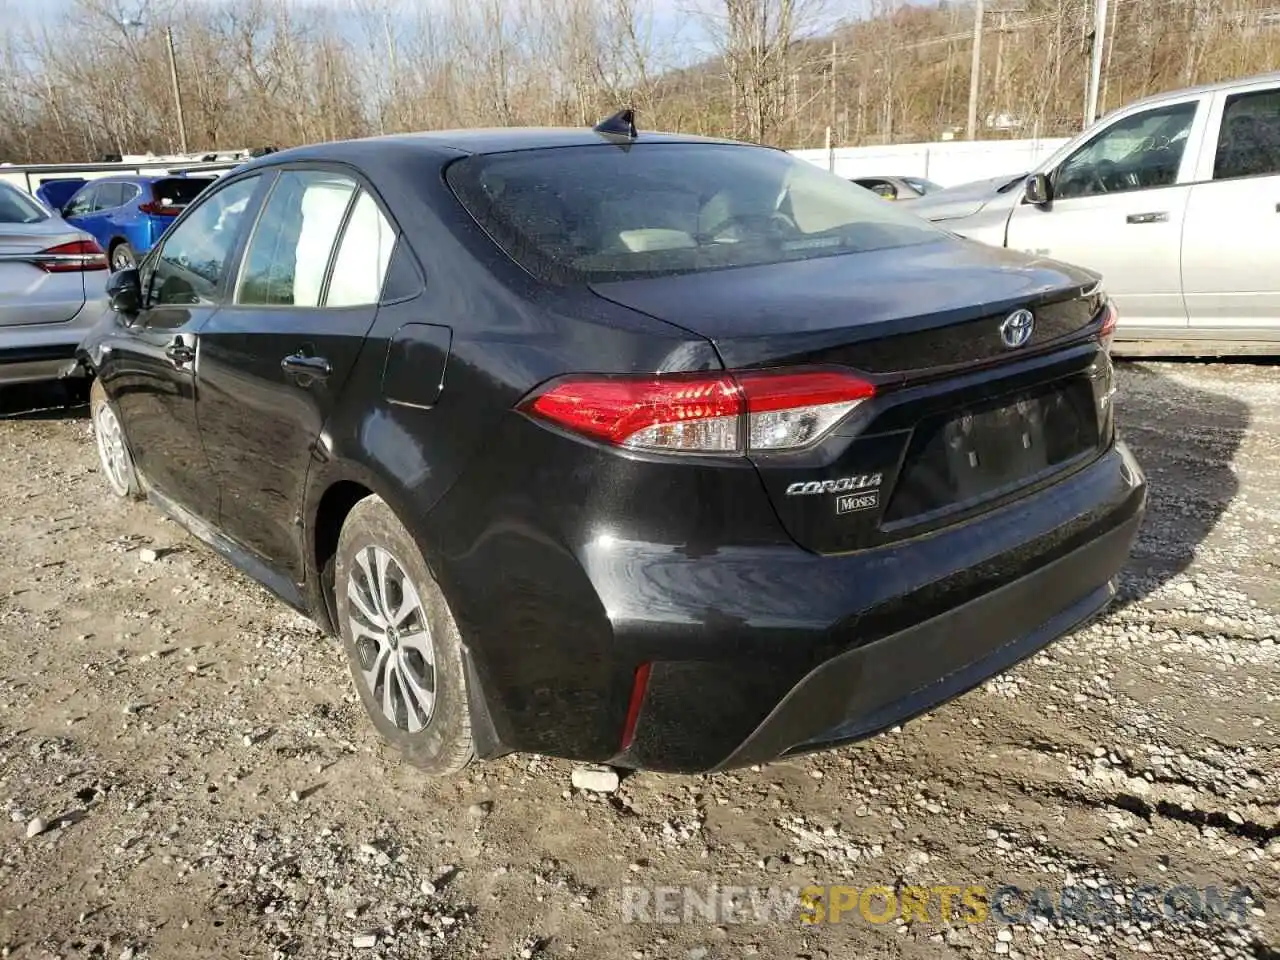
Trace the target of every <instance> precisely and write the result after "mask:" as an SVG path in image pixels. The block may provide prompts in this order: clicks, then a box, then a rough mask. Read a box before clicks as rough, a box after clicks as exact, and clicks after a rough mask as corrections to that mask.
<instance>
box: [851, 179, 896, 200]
mask: <svg viewBox="0 0 1280 960" xmlns="http://www.w3.org/2000/svg"><path fill="white" fill-rule="evenodd" d="M854 182H855V183H857V185H858V186H860V187H862V188H863V189H864V190H870V191H871V192H872V193H874V194H878V195H879V196H882V197H884V198H885V199H886V200H897V199H898V188H897V187H895V186H894V185H893V184H892V183H890V182H889V181H888V180H856V181H854Z"/></svg>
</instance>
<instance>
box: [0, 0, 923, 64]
mask: <svg viewBox="0 0 1280 960" xmlns="http://www.w3.org/2000/svg"><path fill="white" fill-rule="evenodd" d="M109 2H110V3H111V5H112V6H115V7H117V8H118V9H120V10H122V11H123V12H124V13H125V14H126V15H136V13H138V12H141V11H143V10H144V9H145V7H146V0H109ZM176 2H184V0H176ZM185 2H187V3H192V4H212V3H217V2H219V0H185ZM289 2H290V3H293V4H295V5H297V6H300V7H308V6H329V7H332V8H336V9H339V10H341V9H352V8H353V7H354V0H289ZM399 2H400V3H401V4H403V5H404V7H405V8H406V9H409V8H411V7H416V6H417V5H418V2H426V3H428V4H430V3H432V2H443V0H417V2H415V0H399ZM647 2H648V3H649V4H650V5H651V8H652V11H653V17H654V29H655V32H656V33H658V34H659V35H660V36H663V37H671V36H678V37H679V39H680V41H682V43H684V44H687V45H688V47H689V48H690V49H693V50H698V51H700V52H703V53H707V54H709V53H710V52H711V50H712V44H711V42H710V40H709V39H708V35H707V30H706V28H705V24H704V23H702V22H701V21H702V18H701V17H700V16H698V15H697V13H696V12H695V11H697V10H699V9H713V8H714V6H715V5H717V4H718V2H719V0H647ZM868 2H869V0H830V2H829V12H828V14H827V16H826V17H824V19H826V20H829V21H830V23H834V22H835V21H836V20H838V19H840V18H842V17H855V16H858V15H859V14H860V13H862V12H864V11H865V10H866V9H867V6H868ZM907 2H918V0H907ZM72 9H73V4H72V0H0V33H3V32H4V31H5V30H6V29H7V28H9V27H11V26H19V25H22V24H24V23H25V24H32V25H36V24H39V25H51V24H56V23H58V22H59V21H63V20H65V19H66V18H67V17H68V16H69V15H70V13H71V11H72ZM691 59H696V57H695V58H691Z"/></svg>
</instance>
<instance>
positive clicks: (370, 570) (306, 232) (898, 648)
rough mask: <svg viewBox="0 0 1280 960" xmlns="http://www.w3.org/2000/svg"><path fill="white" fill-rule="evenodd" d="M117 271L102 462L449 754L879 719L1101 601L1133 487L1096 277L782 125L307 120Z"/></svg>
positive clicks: (100, 430) (429, 749)
mask: <svg viewBox="0 0 1280 960" xmlns="http://www.w3.org/2000/svg"><path fill="white" fill-rule="evenodd" d="M109 292H110V296H111V304H112V307H111V311H110V313H109V314H108V316H106V317H105V318H104V320H103V322H102V323H101V325H100V326H99V327H98V328H97V329H96V330H95V331H94V332H93V333H92V335H91V336H90V337H89V338H88V339H87V341H86V342H85V344H84V346H83V348H82V351H81V355H82V362H83V363H85V365H86V366H88V367H89V368H90V370H91V372H93V373H95V374H96V379H95V381H94V386H93V399H92V416H93V426H94V430H95V433H96V436H97V441H98V447H99V451H100V453H101V459H102V470H103V473H104V475H105V476H106V478H107V480H108V481H109V482H110V485H111V488H112V489H113V490H114V491H115V493H116V494H118V495H120V496H126V497H127V496H145V497H147V498H148V499H149V500H150V501H151V502H152V503H153V504H154V505H156V506H157V507H158V508H159V509H161V510H163V511H165V512H166V513H168V514H169V515H170V516H172V517H173V518H175V519H177V520H178V521H179V522H181V523H183V524H184V525H185V526H186V527H188V528H189V529H190V530H191V531H192V532H193V533H195V534H196V535H197V536H199V537H200V538H202V539H203V540H205V541H206V542H207V543H208V544H209V545H210V546H212V547H213V548H214V549H215V550H217V551H218V552H219V553H221V554H222V555H223V556H224V557H226V558H227V559H228V560H229V561H230V562H231V563H233V564H234V565H236V566H237V567H239V568H240V569H242V570H244V571H247V572H248V573H249V574H250V575H251V576H253V577H255V578H256V579H258V580H259V581H261V582H262V583H263V584H264V585H266V586H267V587H268V588H269V589H271V590H272V591H273V592H274V593H276V594H277V595H278V596H279V597H280V598H281V599H282V600H284V601H285V602H287V603H289V604H291V605H292V606H294V607H296V608H297V609H299V610H301V611H303V612H305V613H306V614H308V615H310V616H311V617H313V618H314V619H315V620H316V621H317V622H318V623H319V624H321V625H322V626H323V627H324V628H325V629H326V630H328V631H330V632H331V633H332V634H334V635H335V636H337V637H338V638H340V640H341V643H342V645H343V648H344V650H345V652H346V656H347V658H348V659H349V662H350V666H351V673H352V676H353V679H354V682H355V685H356V688H357V690H358V691H359V694H360V698H361V700H362V701H363V703H364V706H365V708H366V709H367V711H368V713H369V716H370V718H371V719H372V722H373V723H374V724H375V725H376V727H377V728H378V730H379V731H380V732H381V733H382V735H383V736H384V737H386V739H387V740H389V741H390V742H391V743H393V744H394V745H395V746H397V747H399V748H400V749H401V750H402V751H403V753H404V754H405V756H406V757H407V758H408V759H409V760H410V761H411V762H413V763H415V764H417V765H419V766H420V767H422V768H423V769H424V770H426V771H429V772H431V773H437V774H440V773H447V772H451V771H455V770H458V769H459V768H461V767H462V766H464V765H465V764H466V763H467V762H468V761H470V760H471V759H472V758H475V757H479V758H490V757H495V756H498V755H500V754H503V753H506V752H510V751H530V752H537V753H543V754H549V755H553V756H559V757H566V758H571V759H575V760H581V761H594V762H603V763H609V764H613V765H616V766H620V767H643V768H649V769H656V770H667V771H706V770H714V769H720V768H725V767H732V766H738V765H743V764H749V763H755V762H761V761H767V760H770V759H773V758H777V757H779V756H781V755H786V754H794V753H800V752H804V751H811V750H815V749H819V748H822V747H825V746H829V745H832V744H837V743H841V742H846V741H852V740H857V739H860V738H863V737H866V736H869V735H871V734H874V733H876V732H877V731H880V730H883V729H885V728H888V727H890V726H893V725H895V724H898V723H900V722H902V721H904V720H905V719H908V718H910V717H912V716H914V715H916V714H919V713H921V712H923V711H926V710H928V709H930V708H932V707H934V706H935V705H937V704H940V703H942V702H943V701H945V700H948V699H949V698H951V697H954V696H956V695H958V694H960V693H962V692H964V691H966V690H968V689H970V688H972V687H974V686H975V685H977V684H979V683H980V682H982V681H983V680H985V679H986V678H988V677H991V676H992V675H993V674H996V673H998V672H1000V671H1002V670H1005V669H1007V668H1008V667H1010V666H1012V665H1013V664H1015V663H1017V662H1018V661H1020V660H1022V659H1024V658H1026V657H1027V656H1029V655H1030V654H1032V653H1034V652H1036V651H1037V650H1039V649H1041V648H1042V647H1044V646H1045V645H1046V644H1048V643H1049V642H1051V641H1052V640H1054V639H1055V638H1056V637H1059V636H1061V635H1062V634H1063V633H1065V632H1067V631H1070V630H1071V629H1073V628H1075V627H1077V626H1078V625H1080V624H1081V623H1082V622H1084V621H1085V620H1087V619H1088V618H1090V617H1091V616H1093V615H1094V614H1097V613H1098V612H1099V611H1100V610H1102V609H1103V607H1104V606H1105V605H1106V604H1107V603H1108V601H1109V600H1110V599H1111V597H1112V596H1113V593H1114V581H1115V578H1116V575H1117V572H1118V571H1119V570H1120V568H1121V566H1122V565H1123V563H1124V562H1125V558H1126V556H1127V554H1128V552H1129V549H1130V546H1131V544H1132V542H1133V539H1134V536H1135V533H1136V531H1137V529H1138V525H1139V522H1140V519H1141V516H1142V513H1143V508H1144V503H1145V496H1146V490H1145V481H1144V479H1143V476H1142V473H1141V471H1140V469H1139V467H1138V465H1137V464H1136V463H1135V461H1134V459H1133V457H1132V456H1131V455H1130V454H1129V452H1128V450H1127V449H1126V448H1125V447H1124V445H1123V444H1122V443H1120V442H1118V441H1117V440H1116V436H1115V428H1114V422H1113V415H1112V395H1113V392H1114V389H1113V380H1112V365H1111V360H1110V357H1109V354H1108V346H1109V339H1110V336H1111V331H1112V328H1113V326H1114V323H1115V314H1114V312H1113V310H1112V308H1111V306H1110V304H1109V302H1108V300H1107V298H1106V296H1105V294H1104V293H1103V291H1102V289H1101V287H1100V286H1099V283H1098V278H1097V277H1096V276H1093V275H1091V274H1088V273H1085V272H1083V271H1081V270H1078V269H1075V268H1072V267H1067V266H1064V265H1062V264H1059V263H1054V262H1050V261H1046V260H1037V259H1031V258H1029V257H1026V256H1022V255H1020V254H1016V253H1011V252H1008V251H1004V250H996V249H992V248H989V247H985V246H980V245H978V244H975V243H972V242H969V241H966V240H962V239H959V238H957V237H955V236H953V235H950V234H947V233H944V232H942V231H940V230H939V229H937V228H936V227H933V226H931V225H929V224H927V223H925V222H924V221H922V220H918V219H915V218H913V217H912V216H911V215H910V214H909V213H907V212H905V211H901V210H897V209H895V208H894V207H893V206H892V205H890V204H886V203H884V202H882V201H881V200H879V199H878V198H876V197H874V196H872V195H870V194H868V193H867V192H866V191H865V190H861V189H859V188H858V187H856V186H853V185H852V184H850V183H849V182H847V181H845V180H843V179H840V178H838V177H836V176H834V175H832V174H829V173H827V172H825V171H823V170H821V169H820V168H818V167H816V166H813V165H810V164H808V163H805V162H803V161H800V160H796V159H794V158H792V157H791V156H789V155H788V154H786V153H783V152H781V151H777V150H772V149H767V148H763V147H757V146H748V145H744V144H738V143H732V142H721V141H712V140H703V139H695V138H692V137H685V136H664V135H657V134H654V135H650V134H648V133H645V132H640V133H635V131H634V129H633V128H630V126H629V124H627V123H626V122H620V121H618V120H617V119H616V118H615V119H614V120H612V121H611V122H609V123H606V124H602V125H601V126H600V127H597V128H594V129H583V130H553V129H535V130H518V129H504V130H489V131H463V132H452V133H433V134H423V135H413V136H393V137H385V138H379V139H374V140H364V141H353V142H346V143H331V144H325V145H321V146H313V147H305V148H300V149H294V150H287V151H283V152H280V153H275V154H272V155H271V156H269V157H265V158H263V159H261V160H258V161H254V162H251V163H249V164H246V165H245V166H243V167H240V168H238V169H237V170H236V171H234V172H233V173H231V174H229V175H228V176H227V177H225V178H224V179H222V180H220V181H219V182H218V183H217V184H216V185H215V186H214V187H213V188H211V189H210V190H208V191H206V192H205V193H204V194H203V195H202V196H201V198H200V199H198V200H197V201H196V202H195V203H193V204H192V205H191V206H190V207H189V208H188V209H187V210H186V212H185V213H184V214H183V216H182V217H181V219H179V220H178V221H177V222H176V223H175V224H174V225H173V226H172V228H171V229H170V230H169V231H168V233H167V234H166V235H165V237H164V238H163V241H162V242H161V243H160V244H158V245H157V246H156V248H155V249H154V250H152V251H151V252H150V253H149V254H148V256H146V257H145V258H144V259H143V260H142V262H141V263H140V264H139V265H138V268H137V270H126V271H122V272H120V273H117V274H115V275H114V276H113V278H112V280H111V282H110V287H109Z"/></svg>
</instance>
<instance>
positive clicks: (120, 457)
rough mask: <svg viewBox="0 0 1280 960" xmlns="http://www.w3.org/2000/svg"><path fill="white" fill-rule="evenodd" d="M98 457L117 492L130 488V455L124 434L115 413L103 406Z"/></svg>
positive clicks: (99, 425)
mask: <svg viewBox="0 0 1280 960" xmlns="http://www.w3.org/2000/svg"><path fill="white" fill-rule="evenodd" d="M98 455H99V456H100V458H101V459H102V468H103V469H104V470H106V471H107V475H108V479H110V481H111V485H112V486H114V487H115V488H116V489H117V490H124V489H125V488H126V487H127V486H128V464H129V460H128V453H127V452H126V451H125V448H124V434H123V432H122V431H121V430H120V421H119V420H118V419H117V418H116V415H115V411H113V410H112V409H111V408H110V407H108V406H106V405H103V407H102V408H101V409H100V410H99V411H98Z"/></svg>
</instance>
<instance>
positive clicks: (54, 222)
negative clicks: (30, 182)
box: [0, 217, 87, 328]
mask: <svg viewBox="0 0 1280 960" xmlns="http://www.w3.org/2000/svg"><path fill="white" fill-rule="evenodd" d="M83 239H87V236H86V234H84V233H81V232H80V231H79V230H76V229H75V228H74V227H71V226H69V225H68V224H67V223H66V222H64V221H63V220H60V219H58V218H56V217H50V218H49V219H47V220H41V221H39V222H37V223H0V328H2V327H9V326H21V325H28V324H40V323H65V322H66V321H68V320H70V319H72V318H73V317H74V316H75V315H76V314H77V313H79V312H80V310H81V308H82V307H83V306H84V299H85V297H84V290H85V288H84V273H82V272H73V273H47V272H45V271H44V270H41V269H40V268H39V267H37V266H36V265H35V264H34V263H31V262H29V261H28V260H26V259H24V257H26V256H29V255H31V254H36V253H39V252H40V251H41V250H47V249H48V248H50V247H54V246H57V245H58V244H62V243H71V242H73V241H75V240H83Z"/></svg>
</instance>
